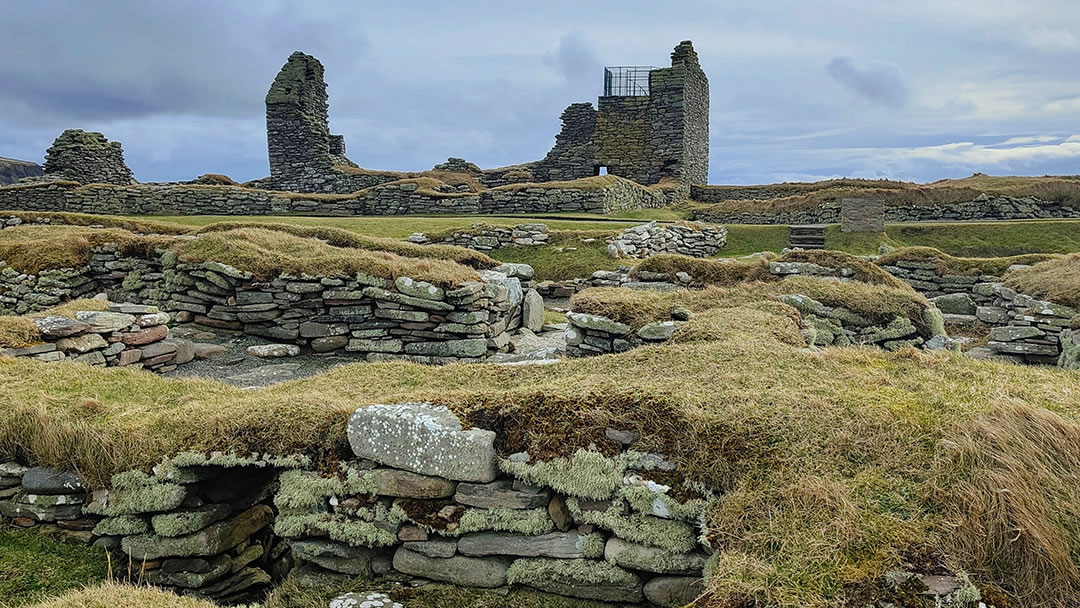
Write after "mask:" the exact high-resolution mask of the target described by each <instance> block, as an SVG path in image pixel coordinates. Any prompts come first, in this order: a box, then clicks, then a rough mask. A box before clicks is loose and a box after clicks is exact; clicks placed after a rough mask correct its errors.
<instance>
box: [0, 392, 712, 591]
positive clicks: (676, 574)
mask: <svg viewBox="0 0 1080 608" xmlns="http://www.w3.org/2000/svg"><path fill="white" fill-rule="evenodd" d="M605 435H606V437H598V440H603V441H605V442H607V443H609V444H613V445H615V446H619V445H621V446H622V448H623V450H622V451H621V452H618V451H616V453H615V454H614V455H609V456H605V455H602V454H601V453H599V452H597V451H591V450H579V451H578V452H576V453H575V454H574V455H573V456H572V457H571V458H560V459H555V460H552V461H547V462H537V461H534V460H533V459H532V458H531V457H530V456H529V454H527V453H524V452H523V453H517V454H513V455H510V456H509V457H506V458H504V457H500V456H499V455H497V453H496V451H495V448H494V446H495V445H496V444H497V438H496V435H495V433H494V432H492V431H489V430H484V429H480V428H472V429H470V430H463V429H462V423H461V422H460V421H459V420H458V419H457V417H456V416H454V414H453V413H451V412H450V411H449V410H448V409H447V408H445V407H442V406H437V405H433V404H429V403H410V404H400V405H372V406H368V407H362V408H360V409H358V410H357V411H356V412H355V413H354V414H353V416H352V418H351V419H350V421H349V424H348V439H349V444H350V446H351V449H352V452H353V455H352V457H351V459H347V460H344V461H343V462H341V463H340V465H339V468H338V471H337V473H336V474H327V473H325V472H316V469H319V468H322V469H325V467H316V466H314V465H313V464H312V463H311V462H309V461H308V460H307V459H306V458H292V459H289V458H278V459H275V458H268V457H260V456H255V457H237V456H231V455H227V454H218V453H214V454H212V455H211V456H209V457H207V456H205V455H201V454H194V453H184V454H180V455H178V456H176V457H174V458H172V459H167V460H165V461H163V462H162V463H161V464H160V465H159V466H157V467H155V468H154V470H153V472H152V473H151V474H147V473H144V472H139V471H129V472H126V473H121V474H118V475H115V476H114V477H113V479H112V483H111V484H110V487H109V488H108V489H103V490H98V491H94V492H91V491H90V489H89V488H87V485H86V483H85V482H84V481H83V480H82V479H81V478H80V477H79V476H77V475H75V474H73V473H68V472H63V471H56V470H51V469H43V468H31V469H28V468H26V467H24V466H21V465H20V464H18V463H14V462H8V463H6V464H0V515H3V516H4V517H6V518H9V519H10V520H11V521H12V522H13V523H14V524H15V525H19V526H35V525H37V526H47V527H50V528H52V529H57V530H61V531H64V533H65V534H67V535H69V536H71V537H73V538H75V539H76V540H79V541H81V542H87V543H91V542H92V543H94V544H97V545H99V546H104V547H106V548H108V549H110V550H112V551H114V552H116V553H117V554H118V555H117V559H114V562H115V563H132V564H133V565H134V568H135V572H134V574H135V576H136V579H137V580H138V579H142V580H144V581H146V582H149V583H151V584H155V585H161V586H164V587H166V588H169V589H172V590H174V591H176V592H177V593H181V594H185V595H195V596H199V597H206V598H210V599H214V600H217V601H219V602H223V603H235V602H238V601H244V600H247V599H248V598H250V597H252V594H253V593H255V592H257V591H260V590H263V589H265V587H266V586H267V585H268V584H271V583H274V582H276V581H279V580H281V579H282V578H283V577H284V576H285V575H286V574H289V573H291V575H292V576H293V577H294V580H295V581H296V582H297V583H299V584H301V585H303V586H309V587H318V588H325V587H326V586H329V585H331V584H333V583H335V582H340V581H344V580H348V579H351V578H356V577H370V576H374V577H376V580H379V579H380V578H383V577H385V579H386V580H391V581H398V582H411V581H438V582H442V583H449V584H452V585H460V586H467V587H480V588H502V587H506V586H507V585H511V586H520V587H529V588H533V589H536V590H539V591H543V592H547V593H553V594H558V595H563V596H568V597H574V598H580V599H591V600H601V601H608V602H613V603H618V604H619V605H626V606H642V607H644V606H664V607H669V606H683V605H686V604H687V603H689V602H691V601H693V600H694V599H695V598H696V597H697V596H698V595H700V594H701V593H702V592H703V591H704V582H703V569H704V567H705V562H706V559H707V557H708V555H707V552H711V549H710V548H708V547H706V546H704V545H702V544H700V541H699V538H700V535H701V530H700V529H699V526H700V521H701V520H702V517H703V513H704V509H705V507H706V501H707V500H708V496H706V495H701V494H698V496H699V498H690V499H688V500H685V501H680V500H676V499H675V498H673V497H672V496H671V494H672V493H674V492H673V490H676V488H674V487H672V486H671V485H667V484H671V483H672V481H671V480H672V479H678V477H679V470H678V466H677V465H676V463H674V462H672V461H670V460H668V459H667V458H665V457H664V456H663V455H660V454H653V453H643V452H638V451H634V450H633V444H634V443H635V441H636V440H637V435H636V434H635V433H632V432H626V431H621V430H618V429H614V428H609V429H606V431H605ZM275 488H276V490H275ZM679 490H680V491H681V490H683V489H682V488H679Z"/></svg>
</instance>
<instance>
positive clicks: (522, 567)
mask: <svg viewBox="0 0 1080 608" xmlns="http://www.w3.org/2000/svg"><path fill="white" fill-rule="evenodd" d="M507 582H509V583H510V584H512V585H528V586H529V587H532V588H534V589H538V590H540V591H546V592H548V593H555V594H557V595H566V596H569V597H577V598H582V599H589V600H601V601H605V602H640V601H641V600H642V599H643V597H644V594H643V593H642V585H641V579H640V578H638V576H637V575H636V574H634V573H633V572H629V571H627V570H623V569H622V568H620V567H618V566H615V565H613V564H609V563H607V562H598V561H593V560H586V559H574V560H564V559H549V558H543V557H538V558H522V559H519V560H517V561H515V562H514V563H513V564H512V565H511V566H510V569H509V571H508V572H507Z"/></svg>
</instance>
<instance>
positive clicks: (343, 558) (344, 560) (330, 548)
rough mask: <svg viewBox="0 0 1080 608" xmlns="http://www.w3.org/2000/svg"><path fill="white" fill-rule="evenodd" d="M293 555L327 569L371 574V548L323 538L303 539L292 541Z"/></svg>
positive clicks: (346, 572)
mask: <svg viewBox="0 0 1080 608" xmlns="http://www.w3.org/2000/svg"><path fill="white" fill-rule="evenodd" d="M292 551H293V555H295V556H296V557H298V558H300V559H302V560H304V561H308V562H311V563H313V564H315V565H317V566H320V567H322V568H326V569H327V570H333V571H334V572H341V573H343V574H351V575H353V576H370V575H371V555H372V553H371V549H368V548H366V547H355V546H353V545H349V544H346V543H340V542H335V541H331V540H324V539H315V538H312V539H305V540H296V541H293V542H292Z"/></svg>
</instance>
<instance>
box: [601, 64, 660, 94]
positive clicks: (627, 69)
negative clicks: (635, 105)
mask: <svg viewBox="0 0 1080 608" xmlns="http://www.w3.org/2000/svg"><path fill="white" fill-rule="evenodd" d="M656 69H659V68H657V67H654V66H651V65H617V66H611V67H606V68H604V96H605V97H639V96H640V97H648V95H649V72H651V71H653V70H656Z"/></svg>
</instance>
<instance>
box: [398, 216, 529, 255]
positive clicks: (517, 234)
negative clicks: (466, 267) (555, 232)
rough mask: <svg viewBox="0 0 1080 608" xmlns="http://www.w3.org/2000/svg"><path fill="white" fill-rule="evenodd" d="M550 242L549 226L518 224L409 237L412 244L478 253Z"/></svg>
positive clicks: (474, 226)
mask: <svg viewBox="0 0 1080 608" xmlns="http://www.w3.org/2000/svg"><path fill="white" fill-rule="evenodd" d="M547 240H548V227H547V224H517V225H516V226H513V227H506V226H489V225H487V224H483V223H480V224H473V226H472V228H471V229H469V230H459V231H456V232H454V233H453V234H450V235H448V236H445V237H442V238H435V237H429V236H428V235H425V234H424V233H422V232H417V233H414V234H412V235H411V236H410V237H409V241H410V242H412V243H418V244H422V245H427V244H431V245H457V246H458V247H467V248H469V249H475V250H476V251H492V250H494V249H502V248H503V247H528V246H531V245H545V244H547Z"/></svg>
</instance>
